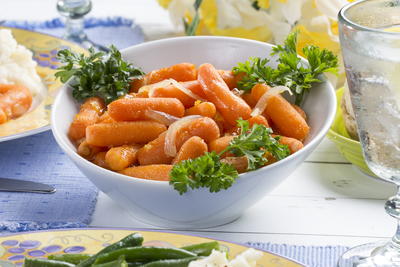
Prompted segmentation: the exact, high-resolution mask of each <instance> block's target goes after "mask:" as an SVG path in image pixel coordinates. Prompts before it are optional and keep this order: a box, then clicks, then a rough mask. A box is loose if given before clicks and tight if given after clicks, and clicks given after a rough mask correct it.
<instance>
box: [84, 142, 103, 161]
mask: <svg viewBox="0 0 400 267" xmlns="http://www.w3.org/2000/svg"><path fill="white" fill-rule="evenodd" d="M101 151H104V148H103V147H98V146H92V145H89V144H88V142H87V141H86V140H84V141H82V142H81V143H80V144H79V146H78V154H79V155H81V156H82V157H84V158H86V159H89V160H91V159H92V158H93V157H94V155H96V154H97V153H99V152H101Z"/></svg>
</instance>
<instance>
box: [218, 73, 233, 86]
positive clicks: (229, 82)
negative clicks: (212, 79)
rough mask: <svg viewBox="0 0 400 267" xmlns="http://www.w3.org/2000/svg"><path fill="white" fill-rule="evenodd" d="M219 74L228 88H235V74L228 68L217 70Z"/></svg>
mask: <svg viewBox="0 0 400 267" xmlns="http://www.w3.org/2000/svg"><path fill="white" fill-rule="evenodd" d="M218 73H219V75H221V78H222V79H223V80H224V82H225V83H226V85H228V87H229V89H231V90H232V89H233V88H237V80H236V77H235V75H234V74H233V72H232V71H230V70H218Z"/></svg>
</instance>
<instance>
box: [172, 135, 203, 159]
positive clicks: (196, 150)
mask: <svg viewBox="0 0 400 267" xmlns="http://www.w3.org/2000/svg"><path fill="white" fill-rule="evenodd" d="M207 151H208V147H207V144H206V143H205V142H204V140H203V139H201V138H200V137H198V136H192V137H190V138H189V139H188V140H187V141H186V142H185V143H183V145H182V147H181V149H179V151H178V154H176V156H175V158H174V160H173V161H172V164H177V163H179V162H181V161H182V160H187V159H194V158H197V157H200V156H202V155H204V153H206V152H207Z"/></svg>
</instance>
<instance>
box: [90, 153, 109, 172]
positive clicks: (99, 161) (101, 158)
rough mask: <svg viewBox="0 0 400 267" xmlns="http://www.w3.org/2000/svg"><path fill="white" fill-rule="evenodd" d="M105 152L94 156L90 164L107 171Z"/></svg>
mask: <svg viewBox="0 0 400 267" xmlns="http://www.w3.org/2000/svg"><path fill="white" fill-rule="evenodd" d="M106 153H107V152H106V151H101V152H99V153H97V154H96V155H94V157H93V160H92V162H93V163H94V164H96V165H97V166H100V167H102V168H105V169H109V166H108V165H107V163H106Z"/></svg>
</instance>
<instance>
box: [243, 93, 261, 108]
mask: <svg viewBox="0 0 400 267" xmlns="http://www.w3.org/2000/svg"><path fill="white" fill-rule="evenodd" d="M242 98H243V100H244V101H246V103H247V104H248V105H249V106H250V107H254V106H255V105H256V104H257V101H256V100H254V98H253V96H252V95H251V93H244V94H242Z"/></svg>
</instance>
